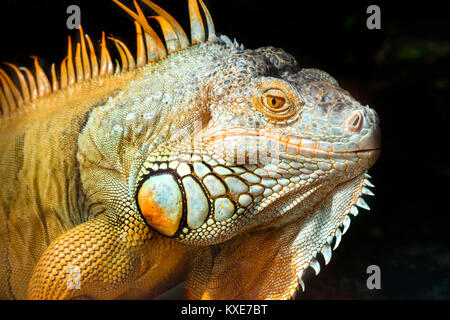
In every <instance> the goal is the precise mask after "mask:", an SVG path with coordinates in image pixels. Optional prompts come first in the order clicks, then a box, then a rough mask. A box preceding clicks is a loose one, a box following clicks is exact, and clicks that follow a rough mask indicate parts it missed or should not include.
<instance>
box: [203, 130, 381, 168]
mask: <svg viewBox="0 0 450 320" xmlns="http://www.w3.org/2000/svg"><path fill="white" fill-rule="evenodd" d="M237 138H239V142H240V143H241V144H243V145H245V143H246V142H248V143H249V144H250V143H253V142H254V141H255V139H256V141H258V142H259V143H262V144H264V143H265V146H266V147H267V148H268V150H270V153H271V154H273V155H274V156H277V155H279V156H280V158H285V159H292V158H293V157H299V156H301V157H305V158H314V159H321V160H338V159H342V160H357V159H367V160H368V163H369V166H368V168H369V167H371V166H372V165H373V164H374V163H375V162H376V160H378V158H379V156H380V152H381V146H380V142H379V138H378V136H377V135H376V134H373V135H371V136H369V138H368V139H365V141H364V143H363V146H362V147H360V148H354V146H353V145H352V144H348V146H345V149H341V148H342V145H343V144H342V143H340V142H337V143H336V144H333V143H329V142H325V141H313V140H310V139H307V138H300V137H298V136H294V135H284V134H278V133H272V132H265V131H261V130H257V129H248V128H230V129H226V130H221V131H218V132H215V133H213V134H211V135H209V136H207V138H206V139H205V140H206V142H210V143H220V142H222V143H224V144H226V142H232V141H233V140H235V139H237ZM337 146H339V147H337Z"/></svg>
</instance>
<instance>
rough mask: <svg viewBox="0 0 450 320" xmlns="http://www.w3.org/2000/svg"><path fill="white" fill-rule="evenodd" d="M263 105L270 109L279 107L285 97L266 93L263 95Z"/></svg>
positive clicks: (283, 102) (284, 102)
mask: <svg viewBox="0 0 450 320" xmlns="http://www.w3.org/2000/svg"><path fill="white" fill-rule="evenodd" d="M264 100H265V101H264V103H265V105H266V106H267V107H268V108H270V109H275V110H276V109H280V108H282V107H283V106H284V105H285V104H286V99H285V98H283V97H277V96H272V95H267V96H265V97H264Z"/></svg>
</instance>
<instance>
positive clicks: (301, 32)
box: [0, 0, 450, 299]
mask: <svg viewBox="0 0 450 320" xmlns="http://www.w3.org/2000/svg"><path fill="white" fill-rule="evenodd" d="M123 2H124V3H126V4H127V5H128V6H129V7H132V3H131V2H130V1H126V0H124V1H123ZM156 3H157V4H159V5H161V6H162V7H163V8H165V9H166V10H167V11H168V12H170V13H171V14H172V15H173V16H174V17H175V18H177V20H178V21H179V22H180V23H181V25H182V26H183V27H185V30H186V31H187V33H188V34H189V27H188V26H189V20H188V11H187V1H182V0H172V1H168V0H159V1H156ZM71 4H77V5H79V6H80V8H81V12H82V17H81V19H82V25H83V27H84V29H85V32H86V33H88V34H89V35H90V36H91V38H92V39H93V40H94V39H95V41H97V40H99V39H100V36H101V31H106V33H107V35H113V36H115V37H116V38H118V39H121V40H123V41H124V42H126V43H127V44H128V46H129V47H130V49H132V51H133V52H134V48H135V33H134V25H133V23H132V21H131V19H130V18H129V17H128V16H127V15H126V14H125V13H124V12H122V10H121V9H120V8H118V7H117V6H116V5H115V4H114V3H112V1H109V0H96V1H80V0H70V1H67V0H58V1H54V0H52V1H50V0H45V1H43V0H36V1H10V0H7V1H5V0H3V1H2V2H1V4H0V43H1V45H0V48H1V50H0V61H8V62H12V63H15V64H17V65H21V66H28V67H32V60H31V59H30V55H36V56H38V57H40V62H41V65H42V66H43V67H44V70H48V71H49V70H50V65H51V63H53V62H58V63H59V62H60V61H61V60H62V58H63V57H64V56H65V54H66V45H67V42H66V37H67V35H68V34H70V35H72V36H73V38H74V39H78V36H77V32H76V31H70V30H68V29H67V28H66V19H67V18H68V15H67V14H66V8H67V7H68V6H69V5H71ZM206 4H207V6H208V8H209V10H210V12H211V14H212V16H213V19H214V22H215V26H216V30H217V32H218V33H221V34H226V35H228V36H229V37H230V38H236V39H237V41H238V42H239V43H243V44H244V45H245V46H246V47H247V48H257V47H261V46H267V45H272V46H275V47H281V48H283V49H285V50H286V51H287V52H289V53H291V54H293V55H294V56H295V57H296V59H297V61H299V63H300V65H301V66H304V67H315V68H320V69H323V70H325V71H327V72H329V73H330V74H331V75H332V76H334V77H335V78H336V79H337V80H338V82H339V83H340V84H341V86H342V87H344V88H345V89H347V90H349V91H350V92H351V93H352V95H353V96H354V97H356V98H357V99H358V100H359V101H360V102H361V103H362V104H369V105H370V106H372V107H373V108H375V109H376V110H377V112H378V114H379V115H380V118H381V126H382V135H383V153H382V156H381V158H380V160H379V161H378V163H377V164H376V165H375V166H374V168H373V169H372V170H370V174H371V175H372V176H373V179H372V180H371V181H372V182H373V183H374V184H375V185H376V188H375V193H376V197H375V198H370V199H369V200H368V203H369V205H370V206H371V208H372V210H371V211H370V212H368V213H367V212H365V211H364V210H361V211H362V212H361V213H360V215H359V216H358V217H357V218H355V219H352V226H351V228H350V229H349V231H348V232H347V233H346V234H345V236H344V237H343V241H342V243H341V245H340V247H339V248H338V249H337V250H336V251H335V252H334V253H333V255H334V256H333V258H332V260H331V262H330V264H329V265H328V266H326V267H323V268H322V271H321V273H320V274H319V276H317V277H315V276H312V272H311V273H308V277H307V279H306V289H307V290H306V293H305V294H303V295H301V296H300V298H307V299H449V298H450V249H449V245H450V241H449V231H450V216H449V211H450V210H449V208H448V199H449V198H450V183H449V182H450V179H449V176H450V165H449V158H448V156H447V154H448V153H447V149H448V148H449V144H450V142H449V138H450V135H449V133H448V131H449V128H450V122H449V110H450V105H449V102H450V99H449V92H450V90H449V89H450V79H449V71H450V19H449V18H448V12H447V10H445V8H444V7H441V6H440V5H439V2H436V3H433V2H429V1H428V2H422V4H418V3H417V4H415V3H410V2H406V1H405V2H397V1H396V2H393V1H392V2H382V1H371V2H368V1H361V2H359V3H358V4H354V3H350V2H347V3H341V1H335V2H329V3H328V2H322V1H310V2H306V1H286V0H276V1H238V0H228V1H213V0H209V1H206ZM371 4H377V5H379V6H380V8H381V30H369V29H368V28H367V27H366V19H367V18H368V14H367V13H366V8H367V7H368V6H369V5H371ZM146 12H147V13H148V14H149V15H150V14H151V11H150V10H148V11H146ZM108 46H109V48H110V49H111V52H114V50H115V49H114V48H113V44H112V43H109V45H108ZM113 55H114V56H118V55H117V53H115V52H114V53H113ZM5 69H7V67H5ZM48 74H49V73H48ZM372 264H375V265H378V266H379V267H380V268H381V285H382V288H381V290H368V289H367V287H366V279H367V277H368V275H367V274H366V268H367V266H369V265H372Z"/></svg>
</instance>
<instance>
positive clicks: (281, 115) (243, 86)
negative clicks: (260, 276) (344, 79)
mask: <svg viewBox="0 0 450 320" xmlns="http://www.w3.org/2000/svg"><path fill="white" fill-rule="evenodd" d="M202 86H203V87H200V88H199V91H200V92H202V95H201V96H202V99H203V100H202V101H198V100H195V102H194V103H195V104H199V105H201V108H202V112H204V113H206V114H207V116H203V117H202V120H201V121H199V123H198V126H199V127H200V129H201V130H200V131H197V132H196V133H193V135H194V137H192V136H189V137H187V138H185V139H183V142H177V146H176V147H174V149H172V150H171V151H170V156H171V158H173V160H172V161H169V163H168V164H167V172H165V173H162V172H161V170H160V169H159V168H158V170H156V171H155V172H153V173H152V174H150V176H148V175H146V177H145V179H142V181H144V182H143V185H142V187H141V188H140V189H139V192H138V195H137V200H138V203H139V204H140V207H141V210H142V211H143V214H144V216H146V213H147V211H148V212H149V215H148V222H149V223H150V225H151V226H153V227H156V228H157V229H158V227H159V225H158V224H159V223H160V221H156V220H155V215H154V212H155V206H158V201H167V203H179V205H177V206H176V207H173V208H172V207H171V208H170V210H165V211H168V212H177V214H176V215H174V216H169V215H167V216H166V217H165V219H164V221H162V224H161V226H160V231H161V232H162V233H163V234H166V235H167V236H171V237H175V238H177V239H179V240H180V241H183V242H186V243H189V244H193V245H204V244H215V243H220V242H223V241H225V240H228V239H230V238H231V237H233V236H234V235H236V234H238V233H240V232H243V231H244V230H247V229H249V228H254V227H267V226H276V225H280V224H284V223H287V222H291V221H295V220H298V219H304V217H305V216H311V217H314V216H315V213H314V209H315V207H316V206H317V205H318V204H319V203H321V202H323V201H324V199H326V198H327V197H329V196H331V195H333V194H334V192H335V190H337V189H338V188H342V187H343V186H344V185H349V186H350V185H358V187H357V188H356V189H354V190H353V189H352V188H350V187H349V189H348V192H349V193H351V194H352V201H350V202H351V203H348V204H346V206H344V207H342V208H340V209H339V210H340V212H339V215H340V218H342V219H343V217H344V216H345V214H346V213H347V212H348V211H349V210H350V208H351V205H353V204H356V202H357V200H358V198H359V195H360V194H361V192H362V185H363V182H364V180H365V177H364V173H365V172H366V171H367V170H368V169H369V168H370V167H371V166H372V165H373V164H374V163H375V161H376V160H377V158H378V156H379V153H380V151H379V148H380V132H379V127H378V116H377V114H376V112H375V111H374V110H373V109H370V108H369V107H367V106H362V105H360V104H359V103H358V102H357V101H356V100H355V99H354V98H353V97H352V96H351V95H350V94H349V93H348V92H347V91H346V90H344V89H342V88H340V87H339V85H338V83H337V82H336V80H335V79H333V78H332V77H331V76H330V75H328V74H327V73H325V72H323V71H320V70H317V69H301V68H299V67H298V66H297V64H296V62H295V60H294V58H293V57H292V56H290V55H289V54H287V53H286V52H284V51H283V50H281V49H275V48H270V47H269V48H260V49H257V50H240V51H239V50H238V51H236V52H234V53H233V54H231V55H229V56H228V57H226V58H225V59H223V60H222V61H221V62H220V63H219V65H218V67H217V68H216V69H215V71H214V72H213V73H212V74H211V78H210V79H209V80H207V81H204V82H203V84H202ZM197 108H198V107H197ZM205 118H207V120H205ZM195 135H196V136H195ZM186 141H187V142H186ZM150 163H151V166H152V167H153V166H154V162H150ZM146 169H148V168H145V169H144V171H145V170H146ZM144 175H145V174H144ZM161 186H164V187H165V188H164V191H161V192H163V193H164V196H165V198H164V199H160V198H159V196H158V200H155V199H153V198H152V197H149V193H150V192H157V191H155V189H157V188H161ZM173 189H175V190H177V192H175V193H171V192H170V190H173ZM158 217H159V216H158ZM166 218H168V220H167V219H166ZM317 218H318V219H320V217H317ZM152 219H153V220H152ZM341 222H342V221H341Z"/></svg>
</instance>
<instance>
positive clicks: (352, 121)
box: [347, 111, 363, 132]
mask: <svg viewBox="0 0 450 320" xmlns="http://www.w3.org/2000/svg"><path fill="white" fill-rule="evenodd" d="M347 124H348V128H349V129H350V131H354V132H355V131H359V130H361V127H362V124H363V116H362V114H361V113H360V112H359V111H356V112H355V113H353V115H351V116H350V118H349V120H348V122H347Z"/></svg>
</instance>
